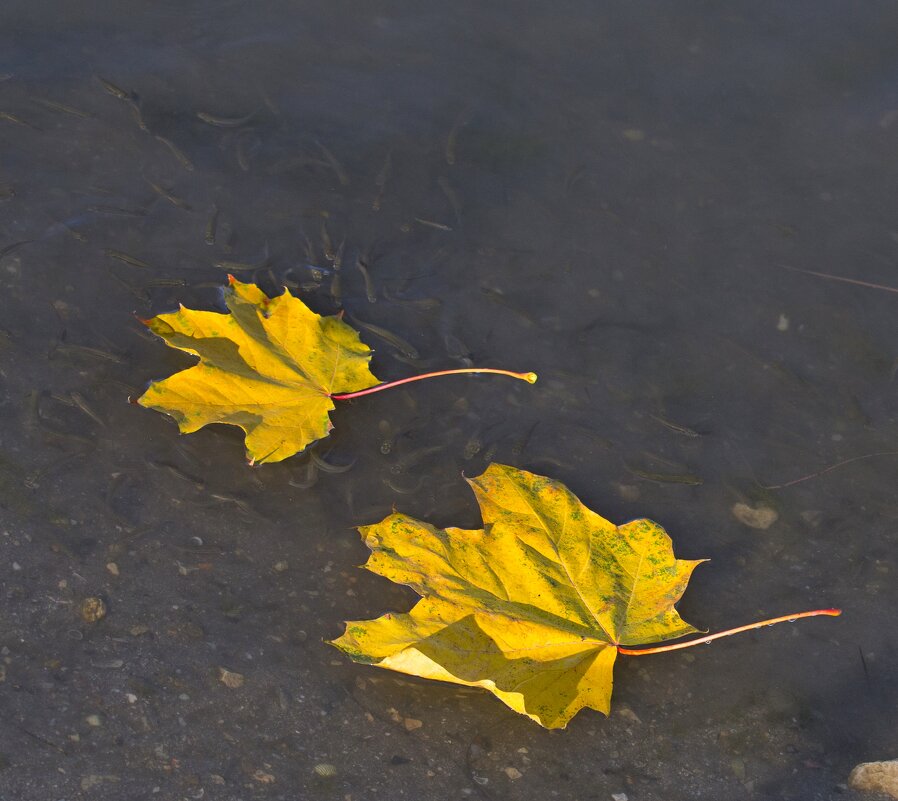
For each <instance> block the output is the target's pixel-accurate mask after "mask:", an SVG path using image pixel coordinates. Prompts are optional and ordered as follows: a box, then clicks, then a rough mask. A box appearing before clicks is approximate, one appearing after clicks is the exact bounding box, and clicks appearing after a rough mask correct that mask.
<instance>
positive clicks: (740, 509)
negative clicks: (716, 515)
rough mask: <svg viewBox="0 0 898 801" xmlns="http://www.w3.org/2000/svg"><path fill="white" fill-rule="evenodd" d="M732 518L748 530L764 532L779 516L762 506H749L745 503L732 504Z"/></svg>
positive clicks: (773, 510)
mask: <svg viewBox="0 0 898 801" xmlns="http://www.w3.org/2000/svg"><path fill="white" fill-rule="evenodd" d="M733 517H735V518H736V520H738V521H739V522H740V523H744V524H745V525H746V526H749V527H750V528H757V529H761V530H766V529H768V528H770V527H771V526H772V525H773V524H774V523H775V522H776V521H777V518H779V514H778V513H777V512H776V510H775V509H771V508H770V507H769V506H764V505H763V504H758V505H757V506H749V505H748V504H747V503H736V504H733Z"/></svg>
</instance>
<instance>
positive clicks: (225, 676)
mask: <svg viewBox="0 0 898 801" xmlns="http://www.w3.org/2000/svg"><path fill="white" fill-rule="evenodd" d="M218 678H219V679H221V683H222V684H224V686H225V687H229V688H230V689H232V690H236V689H238V688H239V687H242V686H243V681H244V677H243V674H242V673H235V672H234V671H233V670H228V669H227V668H223V667H220V668H219V669H218Z"/></svg>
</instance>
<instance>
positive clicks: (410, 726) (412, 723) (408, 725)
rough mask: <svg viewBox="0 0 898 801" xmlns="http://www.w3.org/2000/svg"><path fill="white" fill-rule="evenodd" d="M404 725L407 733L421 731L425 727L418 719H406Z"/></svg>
mask: <svg viewBox="0 0 898 801" xmlns="http://www.w3.org/2000/svg"><path fill="white" fill-rule="evenodd" d="M402 723H403V725H404V726H405V730H406V731H414V730H415V729H420V728H421V727H422V726H423V725H424V723H423V722H422V721H420V720H417V719H416V718H406V719H405V720H404V721H402Z"/></svg>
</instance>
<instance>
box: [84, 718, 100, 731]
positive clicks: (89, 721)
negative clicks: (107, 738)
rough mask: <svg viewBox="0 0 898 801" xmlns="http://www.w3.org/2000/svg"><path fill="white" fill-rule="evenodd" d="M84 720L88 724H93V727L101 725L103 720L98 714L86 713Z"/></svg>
mask: <svg viewBox="0 0 898 801" xmlns="http://www.w3.org/2000/svg"><path fill="white" fill-rule="evenodd" d="M84 722H85V723H86V724H87V725H88V726H93V727H94V728H95V729H96V728H99V727H100V726H102V725H103V721H102V719H101V718H100V716H99V715H88V716H87V717H86V718H84Z"/></svg>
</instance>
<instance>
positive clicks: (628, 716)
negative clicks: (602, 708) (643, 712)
mask: <svg viewBox="0 0 898 801" xmlns="http://www.w3.org/2000/svg"><path fill="white" fill-rule="evenodd" d="M617 714H618V716H619V717H622V718H623V719H624V720H628V721H630V723H642V721H641V720H640V719H639V716H638V715H637V714H636V713H635V712H634V711H633V710H632V709H630V707H628V706H627V705H626V704H618V706H617Z"/></svg>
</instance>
